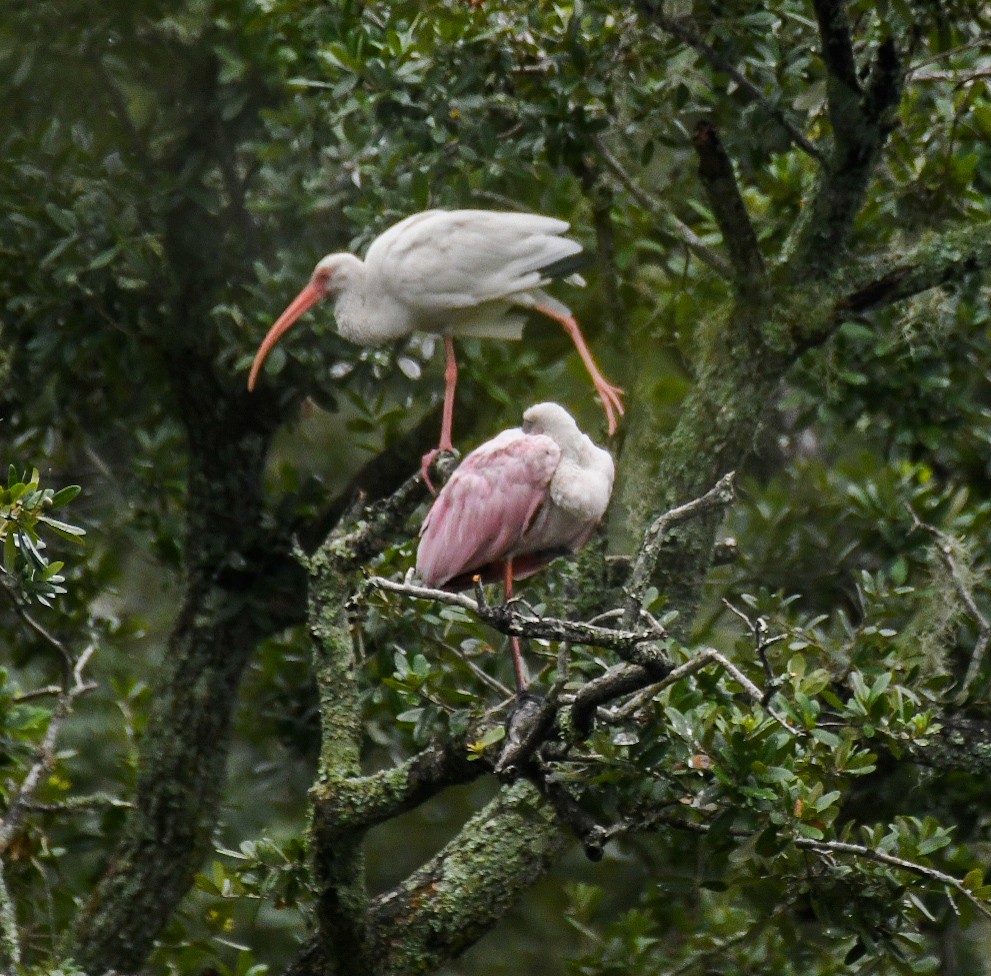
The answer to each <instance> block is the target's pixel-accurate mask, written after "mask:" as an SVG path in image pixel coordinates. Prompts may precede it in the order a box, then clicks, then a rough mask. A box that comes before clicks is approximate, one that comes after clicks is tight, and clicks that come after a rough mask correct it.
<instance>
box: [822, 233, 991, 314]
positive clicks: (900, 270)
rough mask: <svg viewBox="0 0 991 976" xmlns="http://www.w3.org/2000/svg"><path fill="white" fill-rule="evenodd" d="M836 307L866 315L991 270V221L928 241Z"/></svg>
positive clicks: (858, 287) (838, 311) (890, 265)
mask: <svg viewBox="0 0 991 976" xmlns="http://www.w3.org/2000/svg"><path fill="white" fill-rule="evenodd" d="M887 264H888V269H887V270H886V271H884V273H883V274H881V275H880V276H878V277H875V278H873V279H871V280H870V281H868V282H865V283H864V284H861V285H858V286H857V287H856V288H855V289H854V290H853V291H850V292H848V293H847V294H846V295H845V296H844V297H843V298H841V299H840V300H839V301H838V302H837V303H836V312H837V313H839V314H843V313H847V312H852V313H859V312H866V311H869V310H870V309H873V308H879V307H882V306H884V305H890V304H893V303H894V302H899V301H903V300H904V299H906V298H911V297H913V296H914V295H917V294H919V293H920V292H923V291H927V290H929V289H930V288H939V287H940V286H941V285H946V284H950V283H953V282H956V281H961V280H963V279H964V278H966V277H967V276H968V275H971V274H977V273H980V272H983V271H987V270H988V269H989V268H991V221H984V222H982V223H979V224H976V225H974V226H972V227H967V228H964V229H963V230H954V231H948V232H946V233H944V234H939V235H933V236H930V237H927V238H926V239H924V240H923V241H922V243H920V244H919V245H917V246H916V247H915V249H914V250H913V251H912V252H910V253H909V254H908V255H907V256H904V257H902V258H900V259H898V260H897V261H892V260H889V261H888V262H887Z"/></svg>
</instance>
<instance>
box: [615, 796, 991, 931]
mask: <svg viewBox="0 0 991 976" xmlns="http://www.w3.org/2000/svg"><path fill="white" fill-rule="evenodd" d="M657 826H665V827H673V828H675V829H678V830H688V831H690V832H692V833H695V834H707V833H709V824H706V823H699V822H698V821H692V820H685V819H684V818H683V817H677V816H672V815H670V814H667V813H658V814H655V815H653V816H651V817H648V818H645V819H642V820H640V821H639V822H631V821H626V822H621V823H618V824H616V825H615V826H614V827H612V828H610V829H608V830H607V831H606V833H607V834H608V836H609V837H610V838H611V837H614V836H617V835H618V834H621V833H624V832H626V831H628V830H630V829H636V828H640V829H651V828H653V827H657ZM730 835H731V836H733V837H735V838H738V839H739V840H741V841H745V840H749V839H750V838H751V837H753V836H754V835H753V834H752V833H750V832H749V831H741V830H732V831H730ZM790 842H791V843H792V844H794V845H795V847H797V848H800V849H801V850H806V851H812V852H814V853H816V854H820V855H833V854H842V855H846V856H850V857H857V858H864V859H865V860H869V861H875V862H877V863H878V864H884V865H887V866H888V867H893V868H898V869H899V870H901V871H909V872H911V873H912V874H915V875H917V876H918V877H920V878H923V879H925V880H927V881H931V882H933V883H934V884H936V885H938V886H939V887H940V888H943V889H946V888H951V889H953V891H955V892H956V893H957V894H958V895H961V896H962V897H964V898H966V899H967V901H969V902H970V903H971V904H972V905H973V906H974V908H975V909H976V910H977V911H978V912H979V913H980V914H981V915H983V916H984V917H985V918H989V919H991V907H989V906H988V905H987V904H986V903H985V902H983V901H981V900H980V899H979V898H977V897H976V896H975V895H974V893H973V892H972V891H970V890H969V889H968V888H967V887H966V885H965V884H964V882H963V881H961V880H960V879H959V878H956V877H954V876H953V875H952V874H947V873H946V872H945V871H940V870H939V868H934V867H930V866H929V865H928V864H920V863H919V862H918V861H912V860H909V859H908V858H905V857H899V856H897V855H895V854H889V853H888V852H887V851H882V850H879V849H877V848H874V847H867V846H866V845H865V844H851V843H849V842H848V841H841V840H814V839H813V838H811V837H794V836H793V837H791V838H790Z"/></svg>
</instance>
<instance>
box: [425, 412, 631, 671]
mask: <svg viewBox="0 0 991 976" xmlns="http://www.w3.org/2000/svg"><path fill="white" fill-rule="evenodd" d="M613 476H614V467H613V460H612V457H610V455H609V452H608V451H604V450H603V449H602V448H601V447H596V446H595V444H593V443H592V441H591V440H590V439H589V437H588V435H587V434H583V433H582V432H581V430H579V429H578V425H577V424H576V423H575V421H574V419H573V418H572V416H571V414H569V413H568V411H567V410H565V409H564V407H562V406H560V405H558V404H556V403H538V404H537V405H536V406H533V407H530V408H529V409H528V410H527V411H526V412H525V413H524V414H523V426H522V427H514V428H512V429H511V430H504V431H503V432H502V433H501V434H498V435H497V436H495V437H493V438H492V440H490V441H486V442H485V443H484V444H482V445H481V446H480V447H477V448H475V450H474V451H472V452H471V453H470V454H469V455H468V456H467V457H466V458H465V459H464V461H462V462H461V464H460V466H459V467H458V468H457V470H456V471H455V472H454V474H453V475H452V476H451V478H450V480H449V481H448V482H447V484H446V485H444V487H443V488H442V489H441V491H440V494H439V495H438V496H437V499H436V500H435V501H434V504H433V506H432V507H431V509H430V511H429V512H428V513H427V517H426V519H425V520H424V522H423V528H422V529H421V537H420V547H419V549H418V550H417V554H416V569H417V572H418V573H419V575H420V576H421V577H422V579H423V581H424V582H425V583H426V584H427V585H428V586H436V587H443V588H444V589H448V590H460V589H464V588H466V587H467V586H470V585H471V583H472V580H473V579H474V578H475V577H476V576H478V577H481V579H482V581H483V582H493V581H498V580H500V579H501V580H502V581H503V582H504V584H505V590H506V599H507V600H509V599H510V597H511V596H512V594H513V580H517V579H525V578H526V577H527V576H532V575H533V574H534V573H536V572H538V571H539V570H541V569H543V567H544V566H546V565H547V564H548V563H549V562H550V561H551V560H552V559H555V558H556V557H557V556H561V555H564V554H565V553H569V552H577V551H578V550H579V549H581V547H582V546H584V545H585V543H586V542H588V540H589V539H590V538H591V536H592V533H593V532H594V531H595V528H596V526H597V525H598V524H599V522H600V521H601V519H602V516H603V515H604V514H605V511H606V506H607V505H608V504H609V496H610V494H611V493H612V486H613ZM512 646H513V665H514V667H515V671H516V686H517V689H518V690H521V689H523V688H525V687H526V681H527V679H526V671H525V669H524V666H523V660H522V657H521V655H520V646H519V638H517V637H513V638H512Z"/></svg>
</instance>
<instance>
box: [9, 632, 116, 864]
mask: <svg viewBox="0 0 991 976" xmlns="http://www.w3.org/2000/svg"><path fill="white" fill-rule="evenodd" d="M95 651H96V645H94V644H90V645H89V646H88V647H87V648H86V649H85V650H84V651H83V652H82V654H80V655H79V658H78V660H76V662H75V665H74V666H73V669H72V675H71V677H70V679H69V681H67V682H66V685H65V687H64V689H63V691H62V694H61V695H60V696H59V699H58V701H57V702H56V704H55V709H54V711H53V712H52V717H51V719H50V720H49V722H48V728H47V729H46V730H45V734H44V736H43V737H42V740H41V743H40V744H39V745H38V748H37V749H36V750H35V755H34V761H33V763H32V764H31V768H30V769H29V770H28V773H27V775H26V776H25V777H24V779H23V780H22V781H21V784H20V786H19V787H18V788H17V791H16V793H15V794H14V797H13V799H12V800H11V802H10V806H9V807H8V808H7V813H6V815H5V816H4V818H3V820H0V855H2V854H3V853H4V851H6V850H7V847H8V846H9V844H10V842H11V840H12V839H13V837H14V835H15V834H16V833H17V830H18V829H19V828H20V825H21V821H22V820H23V819H24V814H25V813H26V812H27V809H28V804H29V803H31V802H32V800H33V798H34V794H35V793H36V792H37V790H38V787H39V786H40V785H41V783H42V780H43V778H44V777H45V776H46V775H47V774H48V773H50V772H51V770H52V767H53V766H54V764H55V742H56V740H57V739H58V735H59V732H61V730H62V726H63V725H64V724H65V720H66V719H67V718H68V717H69V715H70V714H71V712H72V706H73V704H74V702H75V700H76V699H77V698H78V697H79V696H80V695H82V694H84V693H85V692H87V691H90V690H91V689H92V688H95V687H96V685H94V684H93V683H92V682H90V681H84V680H83V671H84V670H85V669H86V665H87V664H88V663H89V659H90V658H91V657H92V656H93V654H94V652H95Z"/></svg>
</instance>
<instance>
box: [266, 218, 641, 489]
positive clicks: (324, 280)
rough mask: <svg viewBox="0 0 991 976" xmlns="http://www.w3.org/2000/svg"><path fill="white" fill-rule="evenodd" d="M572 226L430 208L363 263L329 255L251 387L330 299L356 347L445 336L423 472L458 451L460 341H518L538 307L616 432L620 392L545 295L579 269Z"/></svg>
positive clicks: (284, 318)
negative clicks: (436, 425)
mask: <svg viewBox="0 0 991 976" xmlns="http://www.w3.org/2000/svg"><path fill="white" fill-rule="evenodd" d="M568 226H569V225H568V224H567V223H566V222H565V221H563V220H556V219H554V218H553V217H543V216H541V215H539V214H530V213H511V212H500V211H491V210H425V211H424V212H423V213H418V214H413V216H411V217H407V218H406V219H405V220H402V221H400V222H399V223H398V224H395V225H394V226H392V227H390V228H389V229H388V230H387V231H385V232H384V233H383V234H381V235H380V236H379V237H377V238H376V239H375V240H374V241H372V243H371V246H370V247H369V248H368V253H367V254H366V255H365V260H364V261H362V260H361V259H360V258H358V257H355V255H353V254H328V255H327V256H326V257H325V258H323V259H322V260H321V261H320V262H319V263H318V264H317V266H316V268H315V269H314V271H313V275H312V277H311V278H310V281H309V283H308V284H307V285H306V287H305V288H304V289H303V290H302V291H301V292H300V293H299V294H298V295H297V296H296V297H295V298H294V299H293V301H292V303H291V304H290V305H289V307H288V308H287V309H286V310H285V311H284V312H283V313H282V315H280V316H279V318H278V320H277V321H276V323H275V324H274V325H273V326H272V328H271V329H269V332H268V335H266V336H265V338H264V339H263V340H262V343H261V345H260V346H259V347H258V352H257V353H256V354H255V360H254V362H253V363H252V364H251V373H250V375H249V376H248V389H249V390H252V389H254V387H255V383H256V382H257V380H258V373H259V370H260V369H261V366H262V363H264V361H265V357H266V356H267V355H268V354H269V352H270V351H271V350H272V347H273V346H274V345H275V344H276V343H277V342H278V341H279V339H281V338H282V336H283V335H284V334H285V332H286V330H287V329H289V327H290V326H291V325H292V324H293V323H294V322H295V321H296V320H297V319H298V318H299V317H300V316H301V315H302V314H303V313H304V312H306V311H307V310H308V309H310V308H312V307H313V306H314V305H316V304H317V303H318V302H320V301H321V300H323V299H324V298H327V297H333V299H334V316H335V318H336V319H337V329H338V331H339V332H340V334H341V335H342V336H344V338H345V339H348V340H350V341H351V342H355V343H357V344H358V345H366V346H367V345H377V344H379V343H383V342H389V341H391V340H393V339H399V338H402V337H403V336H406V335H409V334H410V333H411V332H414V331H417V330H420V331H424V332H434V333H439V334H441V335H442V336H443V337H444V351H445V355H446V358H447V368H446V370H445V373H444V378H445V385H444V413H443V420H442V423H441V432H440V444H439V445H438V447H437V450H436V451H432V452H431V453H430V454H428V455H427V456H426V457H425V458H424V472H426V467H427V465H428V464H429V462H430V460H431V459H432V458H433V457H434V456H435V455H436V454H437V452H438V451H442V450H452V449H453V444H452V442H451V428H452V425H453V419H454V390H455V386H456V384H457V377H458V367H457V363H456V361H455V357H454V337H455V336H481V337H488V338H494V339H519V338H521V337H522V334H523V322H524V318H523V316H522V315H521V314H519V309H533V310H534V311H537V312H541V313H542V314H543V315H546V316H548V317H549V318H552V319H554V320H555V321H557V322H559V323H560V324H561V325H562V326H563V327H564V329H565V331H566V332H567V333H568V335H569V336H571V339H572V341H573V342H574V344H575V347H576V348H577V350H578V354H579V355H580V356H581V358H582V362H584V364H585V368H586V369H587V370H588V372H589V375H590V376H591V377H592V382H593V383H594V384H595V389H596V391H597V392H598V394H599V398H600V399H601V400H602V406H603V407H604V409H605V412H606V419H607V421H608V424H609V434H610V436H612V434H614V433H615V431H616V424H617V417H618V416H621V415H622V413H623V401H622V399H621V398H620V396H621V394H622V390H619V389H617V388H616V387H615V386H612V385H611V384H610V383H609V382H607V381H606V379H605V377H603V375H602V373H600V372H599V368H598V366H597V365H596V363H595V360H594V359H593V358H592V353H591V352H590V351H589V348H588V346H587V344H586V343H585V338H584V336H583V335H582V332H581V329H580V328H579V327H578V323H577V322H576V321H575V318H574V316H573V315H572V314H571V310H570V309H569V308H568V307H567V306H566V305H563V304H562V303H561V302H559V301H557V299H555V298H552V297H551V296H550V295H548V294H547V293H546V292H545V291H544V290H543V288H544V286H545V285H547V284H549V282H550V281H551V280H552V279H553V278H555V277H562V276H567V275H569V274H570V273H571V272H573V271H574V268H575V261H574V256H575V255H576V254H578V253H579V252H580V251H581V249H582V248H581V245H580V244H579V243H578V242H577V241H573V240H570V239H568V238H566V237H562V236H561V235H562V234H564V232H565V231H566V230H567V229H568ZM577 280H578V281H579V282H580V280H581V279H577Z"/></svg>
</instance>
